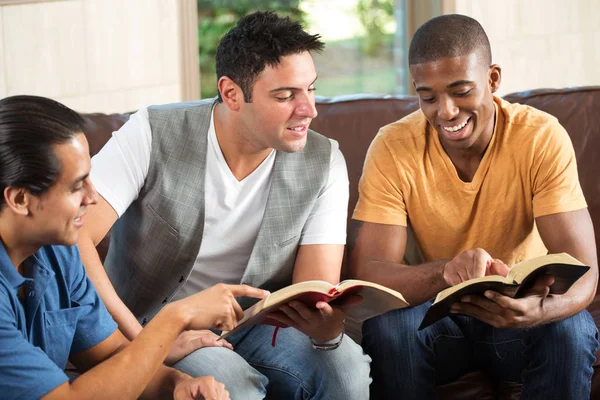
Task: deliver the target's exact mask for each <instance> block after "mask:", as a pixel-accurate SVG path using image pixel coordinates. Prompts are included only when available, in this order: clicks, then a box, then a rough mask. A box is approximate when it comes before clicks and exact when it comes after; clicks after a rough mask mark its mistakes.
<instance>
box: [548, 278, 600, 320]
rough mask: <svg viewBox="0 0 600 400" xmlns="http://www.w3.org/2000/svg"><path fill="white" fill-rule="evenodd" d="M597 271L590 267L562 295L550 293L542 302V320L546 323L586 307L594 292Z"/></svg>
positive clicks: (573, 313) (571, 314)
mask: <svg viewBox="0 0 600 400" xmlns="http://www.w3.org/2000/svg"><path fill="white" fill-rule="evenodd" d="M597 282H598V273H597V270H596V269H591V270H590V271H588V272H587V273H586V275H584V276H583V277H582V278H581V279H580V280H579V281H577V282H576V283H575V284H574V285H573V286H571V288H570V289H569V291H568V292H567V293H565V294H563V295H557V296H553V295H550V296H548V297H546V298H545V299H544V302H543V304H542V315H543V316H542V320H541V321H540V324H547V323H551V322H555V321H560V320H563V319H565V318H569V317H571V316H573V315H575V314H577V313H579V312H581V311H583V310H585V309H586V308H587V306H589V305H590V303H591V302H592V300H593V299H594V296H595V294H596V285H597Z"/></svg>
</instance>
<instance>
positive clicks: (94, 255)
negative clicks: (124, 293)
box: [77, 237, 142, 340]
mask: <svg viewBox="0 0 600 400" xmlns="http://www.w3.org/2000/svg"><path fill="white" fill-rule="evenodd" d="M77 246H78V248H79V252H80V254H81V261H82V262H83V265H84V266H85V269H86V272H87V274H88V276H89V278H90V280H91V281H92V282H93V284H94V286H95V288H96V290H97V291H98V294H99V295H100V297H101V298H102V301H103V302H104V304H105V305H106V308H107V309H108V312H110V314H111V315H112V317H113V319H114V320H115V321H116V322H117V324H118V325H119V329H120V330H121V332H122V333H123V335H125V337H126V338H127V339H129V340H133V339H134V338H135V337H136V336H137V335H138V334H139V333H140V331H141V330H142V326H141V325H140V323H139V322H138V320H137V319H136V318H135V316H134V315H133V313H132V312H131V311H130V310H129V308H127V306H126V305H125V303H123V301H122V300H121V298H120V297H119V295H118V294H117V292H116V291H115V288H114V287H113V285H112V283H111V281H110V279H109V277H108V275H107V274H106V271H105V269H104V266H103V265H102V262H101V261H100V257H99V256H98V251H97V250H96V246H95V243H93V241H92V240H91V239H89V238H85V237H80V240H79V242H78V244H77Z"/></svg>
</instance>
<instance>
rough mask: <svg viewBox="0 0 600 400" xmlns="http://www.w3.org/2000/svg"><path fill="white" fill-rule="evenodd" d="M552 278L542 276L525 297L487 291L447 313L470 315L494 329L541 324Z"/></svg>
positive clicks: (468, 297)
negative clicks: (513, 296) (512, 296)
mask: <svg viewBox="0 0 600 400" xmlns="http://www.w3.org/2000/svg"><path fill="white" fill-rule="evenodd" d="M553 283H554V277H552V276H542V277H540V278H538V279H537V281H536V282H535V285H534V286H533V288H532V289H531V290H530V291H528V292H527V294H526V295H525V297H522V298H519V299H513V298H511V297H508V296H504V295H502V294H500V293H498V292H494V291H491V290H488V291H486V292H485V293H484V296H485V297H483V296H475V295H470V296H464V297H463V298H462V299H461V302H460V303H455V304H453V305H452V308H451V310H450V312H452V313H457V314H464V315H469V316H471V317H473V318H477V319H478V320H480V321H483V322H485V323H487V324H489V325H491V326H493V327H495V328H503V329H521V328H531V327H534V326H537V325H539V324H541V323H542V322H544V314H545V313H544V301H545V300H546V297H547V296H548V293H550V286H551V285H552V284H553Z"/></svg>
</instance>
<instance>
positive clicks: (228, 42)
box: [216, 11, 325, 103]
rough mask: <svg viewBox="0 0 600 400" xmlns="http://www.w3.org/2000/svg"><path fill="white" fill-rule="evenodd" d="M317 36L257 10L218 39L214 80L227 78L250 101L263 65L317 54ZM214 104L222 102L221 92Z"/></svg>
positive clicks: (287, 21) (320, 47)
mask: <svg viewBox="0 0 600 400" xmlns="http://www.w3.org/2000/svg"><path fill="white" fill-rule="evenodd" d="M320 38H321V36H320V35H318V34H317V35H310V34H308V33H307V32H306V31H304V29H303V28H302V25H300V23H298V22H295V21H292V20H290V18H289V17H280V16H278V15H277V14H276V13H274V12H273V11H257V12H255V13H252V14H249V15H247V16H245V17H243V18H240V20H239V21H238V23H237V25H236V26H235V27H234V28H232V29H231V30H230V31H229V32H227V33H226V34H225V36H223V38H221V41H220V42H219V46H218V47H217V56H216V64H217V81H218V80H219V79H220V78H221V77H222V76H227V77H229V78H231V80H233V81H234V82H235V83H236V84H237V85H238V86H239V87H240V88H241V89H242V91H243V92H244V101H245V102H247V103H250V102H252V86H253V85H254V82H255V81H256V79H257V78H258V76H259V75H260V73H261V72H262V71H263V70H264V69H265V68H266V67H267V66H271V67H273V66H276V65H278V64H279V62H280V59H281V57H284V56H288V55H291V54H299V53H303V52H305V51H316V52H321V51H322V50H323V48H324V47H325V44H324V43H323V42H321V40H320ZM218 101H219V102H222V101H223V99H222V98H221V93H219V94H218Z"/></svg>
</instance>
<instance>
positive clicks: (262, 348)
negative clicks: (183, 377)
mask: <svg viewBox="0 0 600 400" xmlns="http://www.w3.org/2000/svg"><path fill="white" fill-rule="evenodd" d="M273 330H274V328H273V327H272V326H268V325H257V326H255V327H252V328H248V329H245V330H243V331H241V332H239V333H238V334H235V335H232V336H230V337H229V338H228V341H229V342H230V343H231V344H232V345H233V347H234V351H231V350H228V349H224V348H220V347H207V348H202V349H200V350H197V351H195V352H193V353H192V354H190V355H188V356H187V357H185V358H183V359H182V360H180V361H179V362H178V363H176V364H175V365H174V366H173V367H175V368H177V369H178V370H180V371H182V372H186V373H188V374H190V375H192V376H203V375H212V376H214V377H215V378H216V379H217V380H218V381H220V382H223V383H224V384H225V387H226V388H227V390H228V391H229V393H230V395H231V398H232V399H233V400H237V399H240V400H247V399H248V400H252V399H263V398H265V396H266V397H267V398H270V399H328V400H329V399H331V400H336V399H340V400H342V399H343V400H349V399H350V400H355V399H356V400H361V399H368V398H369V384H370V383H371V378H370V377H369V372H370V369H369V363H370V361H371V359H370V358H369V356H367V355H366V354H364V352H363V350H362V348H361V347H360V346H359V345H357V344H356V343H355V342H354V341H353V340H352V339H350V338H349V337H348V336H345V337H344V339H343V341H342V344H341V346H340V347H339V348H337V349H335V350H331V351H322V350H315V349H313V347H312V345H311V344H310V342H309V340H308V337H307V336H306V335H304V334H302V333H300V332H299V331H297V330H295V329H293V328H287V329H280V330H279V332H278V333H277V344H276V346H275V347H272V346H271V339H272V336H273Z"/></svg>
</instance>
